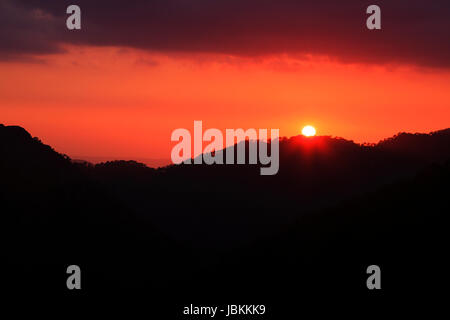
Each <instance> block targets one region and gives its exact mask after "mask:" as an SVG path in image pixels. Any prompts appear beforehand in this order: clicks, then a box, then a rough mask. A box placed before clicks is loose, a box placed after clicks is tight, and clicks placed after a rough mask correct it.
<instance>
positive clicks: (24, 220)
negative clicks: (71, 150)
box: [0, 125, 450, 312]
mask: <svg viewBox="0 0 450 320" xmlns="http://www.w3.org/2000/svg"><path fill="white" fill-rule="evenodd" d="M243 143H246V147H247V148H248V144H249V143H253V142H248V141H247V142H243ZM0 176H1V184H0V191H1V192H0V199H1V212H2V215H1V219H2V223H1V224H2V226H3V230H4V231H3V232H2V233H3V236H4V242H3V243H4V247H5V248H4V252H3V256H4V257H5V259H4V260H5V262H4V263H5V264H6V267H7V273H6V275H7V276H6V277H5V278H6V279H5V284H3V285H2V286H6V288H7V289H8V290H11V291H33V290H40V291H42V290H43V291H45V292H47V293H50V294H52V293H55V292H62V293H64V294H65V295H67V294H73V293H71V292H68V291H67V289H66V286H65V279H66V277H67V275H66V273H65V271H66V268H67V266H69V265H71V264H77V265H79V266H80V267H81V269H82V272H83V289H82V292H84V294H86V292H87V293H88V294H90V295H91V296H96V295H102V294H118V295H123V294H124V293H127V292H130V291H131V292H135V293H136V292H140V293H145V294H147V295H148V296H152V297H157V298H154V299H156V300H153V301H165V302H164V303H168V302H167V301H169V300H170V301H171V302H170V303H173V304H176V302H177V301H188V302H189V301H194V300H195V299H206V298H208V297H211V296H214V297H216V299H219V300H220V299H222V298H223V300H226V297H228V298H229V297H230V296H231V295H232V297H233V300H239V299H241V298H242V299H244V298H245V297H249V296H250V297H252V301H254V300H255V299H260V300H263V301H270V302H271V303H273V304H274V306H273V309H274V310H278V311H280V310H281V309H282V310H283V311H284V312H288V311H287V309H286V308H285V307H283V308H281V307H279V305H277V303H276V302H275V301H281V300H282V301H284V303H286V301H289V299H294V296H293V295H292V292H295V293H296V296H295V299H298V297H304V298H305V299H313V297H318V296H320V297H321V299H325V298H324V297H330V298H332V299H337V298H342V297H346V296H349V297H358V299H364V298H365V297H368V296H369V295H370V294H373V293H372V292H369V291H368V290H367V288H366V283H365V281H366V279H367V274H366V268H367V266H369V265H371V264H377V265H379V266H380V267H381V269H382V272H383V278H382V279H383V280H382V287H383V294H384V295H385V296H386V295H388V296H389V295H390V296H397V295H404V294H406V295H414V294H419V292H421V291H420V290H425V291H426V292H429V293H430V294H432V293H433V292H436V289H437V288H439V287H441V286H442V285H443V284H442V281H443V280H442V277H443V275H445V272H446V270H448V268H447V266H448V263H447V262H446V259H445V255H446V253H445V254H444V252H446V251H447V247H446V243H448V224H447V223H446V220H447V219H446V216H447V215H448V213H449V209H450V208H449V204H450V201H449V199H450V198H449V185H450V184H449V178H450V129H446V130H441V131H436V132H432V133H429V134H410V133H400V134H398V135H396V136H394V137H392V138H389V139H386V140H383V141H380V142H379V143H377V144H371V145H368V144H365V145H360V144H356V143H354V142H352V141H348V140H345V139H342V138H334V137H328V136H319V137H311V138H306V137H303V136H296V137H291V138H281V139H280V169H279V172H278V174H277V175H274V176H261V175H260V174H259V166H257V165H184V164H182V165H171V166H167V167H162V168H158V169H154V168H149V167H147V166H146V165H144V164H141V163H138V162H135V161H111V162H105V163H100V164H95V165H94V164H90V163H88V162H74V161H72V160H71V159H70V158H69V157H67V156H65V155H62V154H59V153H57V152H56V151H54V150H53V149H52V148H51V147H50V146H47V145H45V144H43V143H42V142H41V141H40V140H39V139H37V138H33V137H32V136H31V135H30V134H29V133H28V132H27V131H26V130H25V129H23V128H21V127H17V126H4V125H0ZM167 297H170V299H169V300H168V299H167ZM187 298H188V299H187ZM158 299H159V300H158ZM189 299H190V300H189ZM229 299H230V298H229ZM304 301H305V300H304ZM161 303H162V302H161ZM277 308H278V309H277ZM280 312H281V311H280Z"/></svg>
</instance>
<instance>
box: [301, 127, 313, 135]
mask: <svg viewBox="0 0 450 320" xmlns="http://www.w3.org/2000/svg"><path fill="white" fill-rule="evenodd" d="M302 134H303V135H304V136H306V137H312V136H315V135H316V129H315V128H314V127H313V126H305V127H303V129H302Z"/></svg>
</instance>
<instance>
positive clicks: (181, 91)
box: [0, 46, 450, 164]
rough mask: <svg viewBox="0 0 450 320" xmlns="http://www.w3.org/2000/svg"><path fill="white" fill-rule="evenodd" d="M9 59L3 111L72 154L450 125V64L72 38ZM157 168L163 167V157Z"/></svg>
mask: <svg viewBox="0 0 450 320" xmlns="http://www.w3.org/2000/svg"><path fill="white" fill-rule="evenodd" d="M66 49H67V51H66V52H65V53H60V54H52V55H45V56H39V59H41V61H40V62H39V63H37V62H36V61H34V62H23V61H22V62H21V61H9V62H8V61H4V62H0V68H1V74H2V77H1V78H0V115H1V122H2V123H4V124H7V125H13V124H14V125H20V126H23V127H24V128H26V129H27V130H28V131H30V132H31V134H32V135H33V136H37V137H39V138H41V140H43V141H44V142H45V143H46V144H49V145H51V146H53V147H54V148H55V149H56V150H57V151H59V152H62V153H65V154H68V155H69V156H71V157H74V158H87V159H91V160H95V158H100V159H108V158H111V159H119V158H120V159H122V158H125V159H139V160H141V161H146V162H147V163H149V164H155V163H152V161H150V160H146V159H169V158H170V150H171V148H172V147H173V145H174V144H175V143H172V142H171V141H170V135H171V132H172V131H173V130H174V129H177V128H187V129H190V130H193V121H194V120H202V121H203V127H204V129H205V128H219V129H225V128H244V129H246V128H279V129H280V135H281V136H292V135H297V134H299V133H300V131H301V128H302V127H303V126H304V125H306V124H312V125H314V126H315V127H316V128H317V131H318V134H319V135H332V136H340V137H344V138H347V139H352V140H355V141H357V142H376V141H378V140H379V139H382V138H386V137H389V136H392V135H394V134H396V133H398V132H399V131H408V132H429V131H432V130H438V129H443V128H446V127H449V124H450V123H449V120H450V72H448V71H445V70H444V71H441V70H439V69H427V68H419V67H414V66H407V65H396V66H393V65H386V64H385V65H367V64H362V63H359V64H345V63H342V62H337V61H332V60H330V59H329V58H326V57H323V56H322V57H320V56H309V57H306V58H305V57H300V58H299V57H295V56H289V55H271V56H263V57H256V58H255V57H246V58H244V57H236V56H231V55H224V54H208V55H206V54H178V55H177V54H167V55H163V54H156V53H148V52H144V51H139V50H134V49H123V48H118V47H101V48H100V47H92V46H91V47H88V46H83V47H80V46H71V47H67V48H66ZM158 164H159V163H158Z"/></svg>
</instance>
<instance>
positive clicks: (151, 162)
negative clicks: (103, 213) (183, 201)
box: [0, 123, 450, 169]
mask: <svg viewBox="0 0 450 320" xmlns="http://www.w3.org/2000/svg"><path fill="white" fill-rule="evenodd" d="M0 126H5V127H20V128H22V129H24V130H25V131H27V132H28V133H29V134H30V135H31V137H32V138H38V139H39V140H40V141H41V142H42V143H43V144H45V145H48V146H50V147H51V148H52V149H53V150H55V152H57V153H59V154H64V155H67V156H68V157H69V158H70V160H71V161H72V162H88V163H90V164H93V165H96V164H101V163H106V162H114V161H135V162H138V163H140V164H144V165H146V166H147V167H149V168H154V169H158V168H164V167H167V166H171V165H173V164H174V163H172V161H171V159H170V155H169V157H167V158H139V157H133V156H129V157H115V156H103V155H99V156H82V155H75V156H73V155H70V154H67V153H64V152H62V151H60V150H58V149H56V148H55V147H54V146H52V145H51V144H49V143H47V142H46V141H45V140H44V139H42V138H41V137H39V136H36V135H34V134H33V133H32V132H30V131H29V130H27V128H24V127H23V126H20V125H16V124H5V123H0ZM446 130H450V127H448V128H442V129H438V130H433V131H429V132H406V131H399V132H397V133H396V134H394V135H392V136H389V137H384V138H382V139H380V140H378V141H377V142H374V143H373V142H356V141H354V140H351V139H347V138H345V137H339V136H332V135H314V136H312V137H308V136H304V135H303V134H298V135H294V136H280V137H279V140H280V141H283V140H289V139H293V138H301V139H304V140H305V141H306V140H309V139H311V140H314V139H320V138H329V139H343V140H345V141H349V142H352V143H354V144H355V145H358V146H366V147H367V146H376V145H378V144H379V143H381V142H383V141H386V140H389V139H393V138H395V137H397V136H399V135H401V134H411V135H433V134H435V133H437V132H442V131H446ZM242 141H244V140H240V141H236V142H235V143H234V146H236V145H237V144H239V143H240V142H242ZM245 141H256V142H257V141H259V139H256V140H248V139H246V140H245ZM203 147H204V146H203ZM228 147H230V146H225V147H224V148H223V149H220V150H225V149H227V148H228ZM201 154H202V155H204V154H205V152H202V153H201ZM199 155H200V154H199ZM197 156H198V155H197ZM193 158H194V157H192V158H191V159H193Z"/></svg>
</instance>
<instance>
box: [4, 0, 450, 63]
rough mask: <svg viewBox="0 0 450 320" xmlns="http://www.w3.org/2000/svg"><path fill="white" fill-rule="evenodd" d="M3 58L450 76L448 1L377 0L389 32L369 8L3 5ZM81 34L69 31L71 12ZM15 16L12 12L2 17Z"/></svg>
mask: <svg viewBox="0 0 450 320" xmlns="http://www.w3.org/2000/svg"><path fill="white" fill-rule="evenodd" d="M1 3H2V5H1V6H2V10H1V11H0V21H2V24H3V25H4V27H2V29H1V31H0V40H1V42H2V43H1V44H0V58H1V56H6V55H9V56H10V57H11V55H12V54H15V55H17V56H21V55H27V54H41V53H51V52H58V50H61V49H60V48H61V47H60V45H61V44H80V45H93V46H121V47H130V48H138V49H143V50H149V51H159V52H177V53H220V54H230V55H237V56H262V55H269V54H270V55H272V54H295V55H301V54H312V55H315V54H317V55H325V56H329V57H331V58H336V59H339V60H341V61H344V62H351V63H353V62H354V63H374V64H415V65H420V66H425V67H443V68H449V67H450V42H449V41H448V39H450V19H449V18H448V16H449V14H450V2H449V1H448V0H435V1H428V0H396V1H388V0H378V1H376V3H377V5H379V6H380V7H381V13H382V14H381V19H382V23H381V24H382V30H375V31H371V30H368V29H367V28H366V23H365V21H366V18H367V14H366V13H365V12H366V8H367V7H368V6H369V5H370V4H373V3H372V2H368V1H361V0H347V1H336V0H315V1H312V0H311V1H300V0H258V1H256V0H255V1H250V0H247V1H245V0H214V1H211V0H156V1H151V0H134V1H133V0H130V1H125V0H121V1H119V0H96V1H92V0H77V1H72V0H71V1H66V0H60V1H49V0H1ZM73 3H76V4H77V5H79V6H80V7H81V11H82V30H80V31H69V30H67V29H66V27H65V20H66V17H67V15H66V8H67V6H68V5H70V4H73ZM4 8H6V9H7V10H3V9H4Z"/></svg>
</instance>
